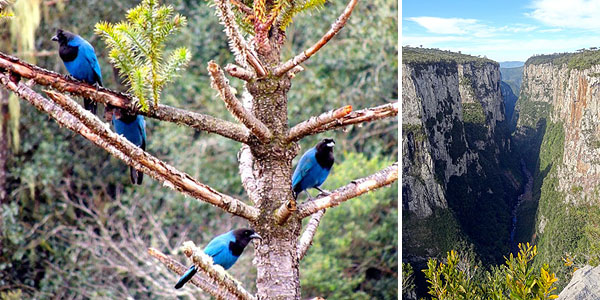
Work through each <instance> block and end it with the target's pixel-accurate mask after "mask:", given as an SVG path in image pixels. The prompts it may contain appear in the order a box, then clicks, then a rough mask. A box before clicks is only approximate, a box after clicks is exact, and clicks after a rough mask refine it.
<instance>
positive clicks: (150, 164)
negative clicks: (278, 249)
mask: <svg viewBox="0 0 600 300" xmlns="http://www.w3.org/2000/svg"><path fill="white" fill-rule="evenodd" d="M0 82H1V83H2V84H3V85H4V86H5V87H6V88H8V89H9V90H11V91H13V92H15V94H17V95H18V96H19V97H21V98H22V99H25V100H27V101H28V102H29V103H31V104H32V105H34V106H35V107H36V108H37V109H39V110H41V111H44V112H46V113H47V114H48V115H50V116H51V117H52V118H53V119H55V120H56V121H57V122H58V123H59V124H60V125H62V126H65V127H67V128H68V129H70V130H72V131H74V132H76V133H79V134H81V135H82V136H83V137H85V138H86V139H88V140H90V141H92V142H93V143H95V144H96V145H98V146H100V147H102V148H103V149H105V150H106V151H108V152H109V153H111V154H112V155H114V156H116V157H117V158H119V159H121V160H123V161H124V162H125V163H127V164H128V165H131V166H133V167H135V168H136V169H138V170H140V171H142V172H143V173H145V174H148V175H150V176H151V177H153V178H154V179H156V180H158V181H161V182H164V184H165V185H167V186H169V187H171V188H174V189H176V190H178V191H181V192H183V193H185V194H187V195H189V196H192V197H194V198H196V199H198V200H201V201H204V202H208V203H210V204H212V205H214V206H217V207H219V208H221V209H223V210H225V211H227V212H229V213H232V214H234V215H238V216H241V217H244V218H246V219H248V220H255V219H256V218H258V213H259V212H258V210H257V209H256V208H254V207H252V206H249V205H247V204H245V203H243V202H241V201H240V200H237V199H235V198H232V197H230V196H227V195H224V194H221V193H219V192H218V191H216V190H214V189H213V188H211V187H209V186H207V185H204V184H202V183H200V182H198V181H196V180H195V179H194V178H192V177H191V176H189V175H188V174H186V173H183V172H181V171H179V170H177V169H175V168H174V167H172V166H171V165H169V164H167V163H165V162H163V161H161V160H159V159H158V158H156V157H154V156H152V155H150V154H148V153H147V152H145V151H143V150H142V149H140V148H138V147H136V146H135V145H133V144H132V143H131V142H129V141H128V140H127V139H125V138H124V137H122V136H119V135H117V134H116V133H114V132H112V131H111V130H110V129H108V126H107V124H105V123H103V122H102V121H100V120H99V119H98V118H97V117H96V116H95V115H92V114H91V113H90V112H88V111H86V110H84V109H83V108H82V107H81V106H80V105H78V104H77V103H76V102H75V101H73V100H71V99H69V98H68V97H67V96H64V95H62V94H59V93H56V92H51V91H48V92H47V94H48V95H49V96H51V97H52V98H53V100H55V101H57V102H60V105H61V106H63V107H68V109H69V111H66V110H64V109H63V108H61V107H60V106H57V105H55V104H54V103H53V102H51V101H50V100H48V99H46V98H44V97H42V96H41V95H39V94H37V93H36V92H35V91H33V90H31V89H30V88H29V87H27V86H26V85H25V84H23V83H18V84H16V83H15V82H13V81H12V80H11V79H10V78H9V77H8V76H7V75H5V74H0Z"/></svg>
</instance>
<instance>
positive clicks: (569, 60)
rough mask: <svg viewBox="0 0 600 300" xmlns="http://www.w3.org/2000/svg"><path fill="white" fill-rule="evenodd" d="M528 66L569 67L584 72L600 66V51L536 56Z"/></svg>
mask: <svg viewBox="0 0 600 300" xmlns="http://www.w3.org/2000/svg"><path fill="white" fill-rule="evenodd" d="M525 64H526V65H529V64H531V65H541V64H553V65H557V66H561V65H567V67H568V68H569V69H576V70H584V69H588V68H590V67H591V66H593V65H597V64H600V50H587V49H582V50H580V51H579V52H576V53H554V54H545V55H536V56H532V57H531V58H529V59H528V60H527V61H526V62H525Z"/></svg>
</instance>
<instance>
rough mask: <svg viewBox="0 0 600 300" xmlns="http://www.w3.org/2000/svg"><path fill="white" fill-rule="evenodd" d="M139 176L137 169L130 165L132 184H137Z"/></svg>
mask: <svg viewBox="0 0 600 300" xmlns="http://www.w3.org/2000/svg"><path fill="white" fill-rule="evenodd" d="M137 178H138V175H137V170H136V169H135V168H134V167H132V166H129V179H131V184H136V182H137Z"/></svg>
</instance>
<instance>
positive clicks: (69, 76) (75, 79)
mask: <svg viewBox="0 0 600 300" xmlns="http://www.w3.org/2000/svg"><path fill="white" fill-rule="evenodd" d="M66 77H67V79H68V80H72V81H79V80H77V78H75V77H73V76H71V74H68V75H67V76H66Z"/></svg>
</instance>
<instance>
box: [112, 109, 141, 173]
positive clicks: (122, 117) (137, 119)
mask: <svg viewBox="0 0 600 300" xmlns="http://www.w3.org/2000/svg"><path fill="white" fill-rule="evenodd" d="M112 123H113V126H115V131H116V132H117V133H118V134H120V135H123V136H124V137H125V138H126V139H127V140H129V141H130V142H132V143H133V144H134V145H136V146H138V147H140V148H142V150H144V151H145V150H146V121H145V120H144V117H143V116H141V115H131V114H128V113H127V112H125V111H123V110H122V109H118V108H117V109H114V110H113V117H112ZM129 174H130V177H131V183H133V184H136V183H137V184H142V179H143V177H144V173H142V172H139V171H137V170H136V169H135V168H134V167H132V166H130V167H129Z"/></svg>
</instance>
